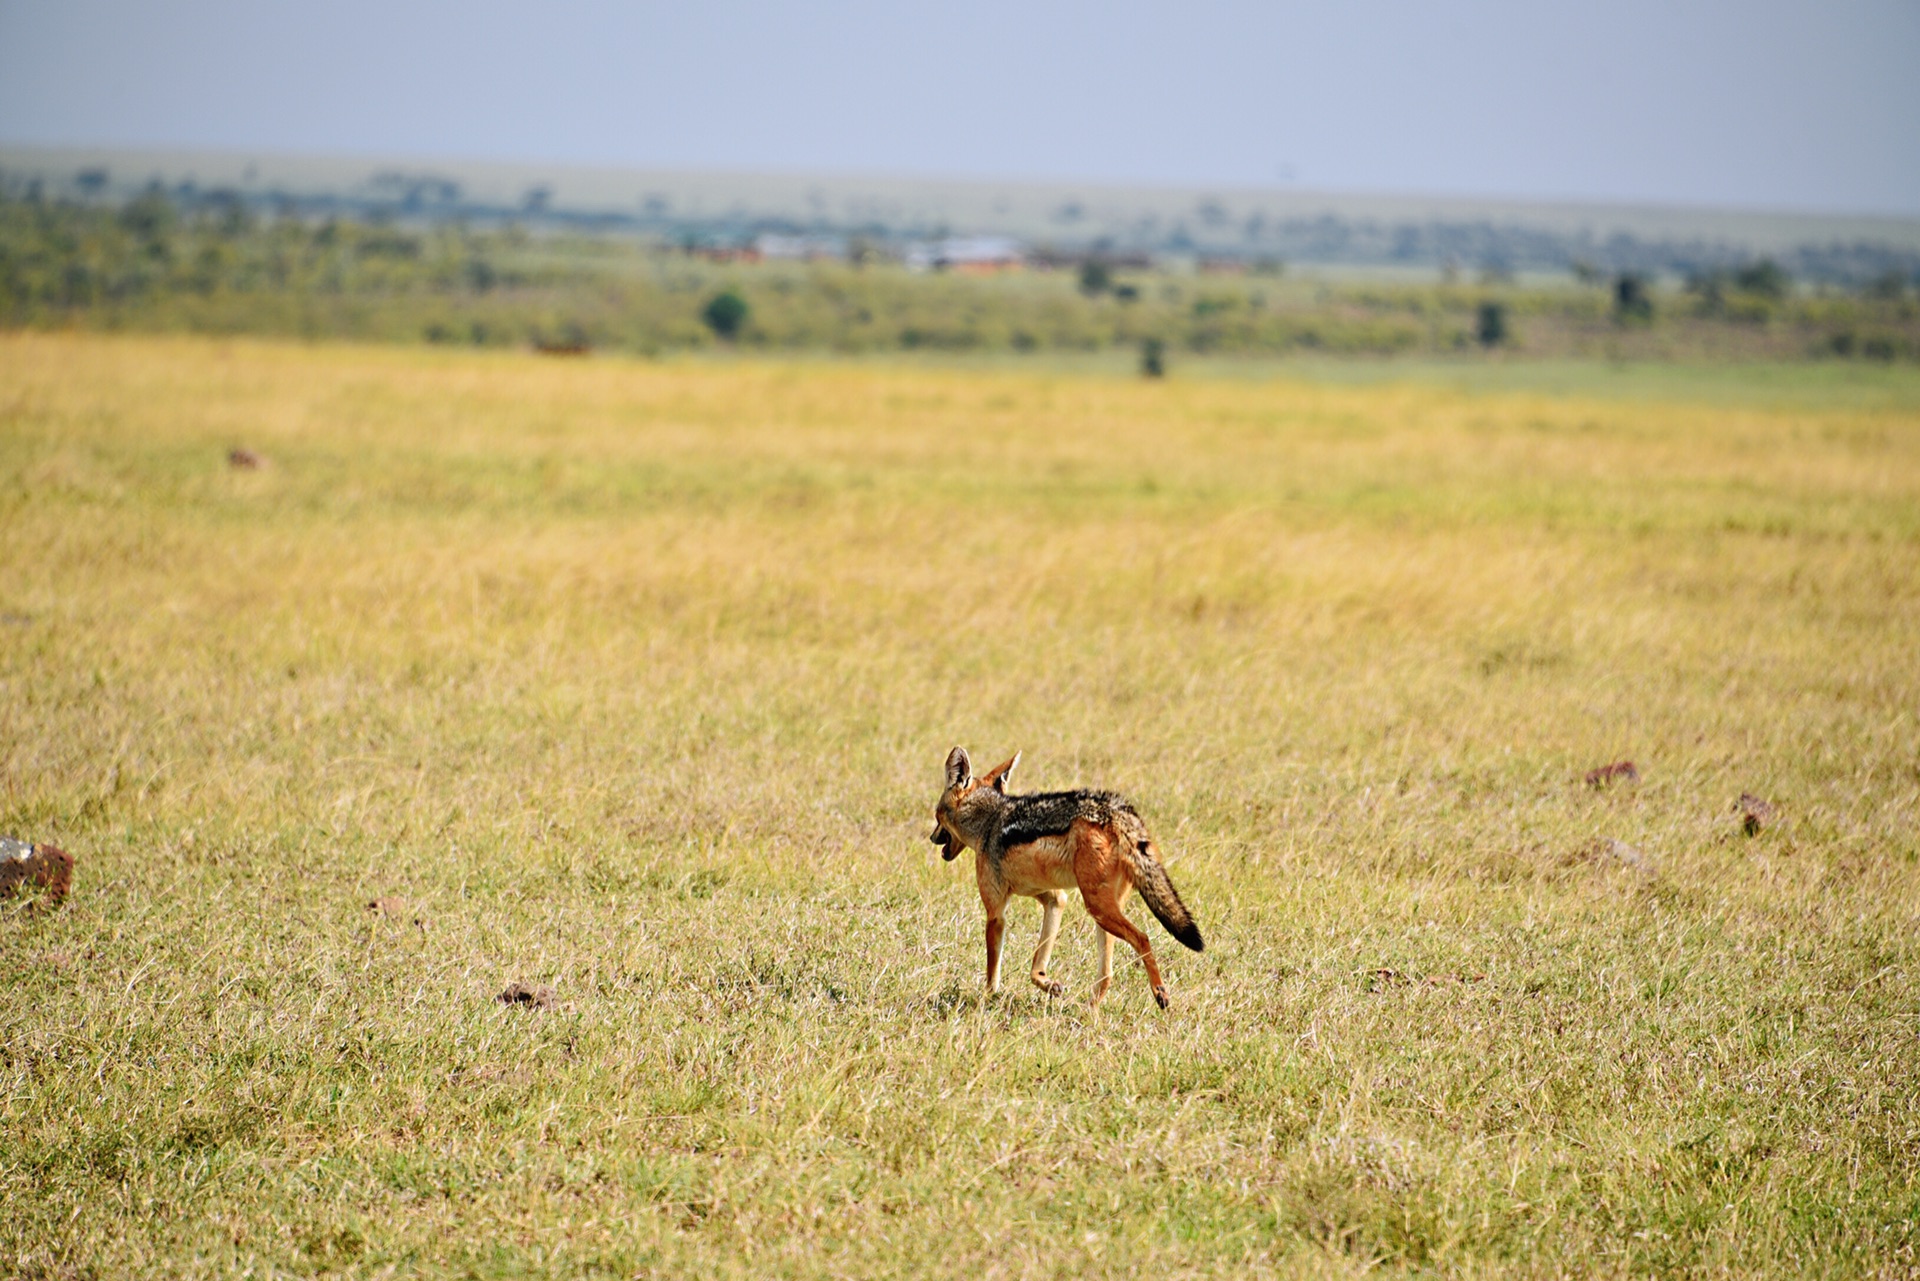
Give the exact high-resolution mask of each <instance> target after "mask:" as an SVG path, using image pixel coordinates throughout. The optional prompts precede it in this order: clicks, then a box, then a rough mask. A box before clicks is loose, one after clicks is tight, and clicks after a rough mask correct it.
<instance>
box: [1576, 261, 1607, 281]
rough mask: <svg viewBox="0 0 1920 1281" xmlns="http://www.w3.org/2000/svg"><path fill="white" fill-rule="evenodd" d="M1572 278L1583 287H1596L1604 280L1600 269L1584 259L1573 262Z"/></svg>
mask: <svg viewBox="0 0 1920 1281" xmlns="http://www.w3.org/2000/svg"><path fill="white" fill-rule="evenodd" d="M1573 278H1574V279H1575V280H1577V281H1579V282H1580V283H1581V284H1583V285H1597V284H1599V283H1600V282H1601V280H1603V279H1604V277H1603V276H1602V275H1601V273H1600V269H1599V268H1598V267H1596V266H1594V265H1593V264H1592V263H1590V262H1588V261H1587V260H1586V259H1585V258H1576V259H1574V260H1573Z"/></svg>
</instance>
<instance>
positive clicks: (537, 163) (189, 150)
mask: <svg viewBox="0 0 1920 1281" xmlns="http://www.w3.org/2000/svg"><path fill="white" fill-rule="evenodd" d="M12 153H34V154H37V155H40V156H44V157H48V158H53V157H63V158H78V157H82V156H98V157H109V156H111V157H123V158H131V157H141V156H147V157H153V158H155V159H167V160H172V161H183V160H195V159H204V160H207V161H223V162H226V163H229V164H253V163H259V162H262V161H265V162H274V161H287V162H293V163H302V162H306V163H319V164H332V165H361V166H375V165H390V166H399V165H411V166H423V167H424V166H433V165H442V166H472V167H476V168H481V169H489V170H494V171H497V172H499V173H501V174H503V175H504V174H506V173H513V174H515V175H516V176H527V177H536V176H538V175H539V171H542V170H556V171H571V172H574V173H578V174H593V175H598V176H601V177H605V178H615V177H654V178H669V177H671V178H680V179H690V180H696V181H698V180H706V181H719V182H726V181H738V182H748V181H753V180H756V179H760V180H774V181H781V182H795V183H805V182H831V183H838V184H857V183H873V184H897V185H901V186H909V187H928V188H932V187H948V188H975V189H980V188H996V187H999V188H1006V187H1013V188H1021V189H1026V190H1030V191H1033V192H1036V193H1038V192H1041V191H1050V192H1065V191H1067V190H1069V189H1072V190H1086V191H1098V192H1108V193H1113V194H1116V195H1118V194H1123V193H1131V194H1138V195H1149V194H1151V195H1160V196H1176V195H1192V196H1210V195H1237V196H1241V197H1257V198H1261V199H1265V200H1275V201H1283V202H1289V203H1291V202H1306V203H1311V202H1314V201H1330V202H1349V201H1350V202H1372V201H1378V202H1381V203H1383V204H1388V205H1407V206H1417V205H1422V204H1427V205H1441V206H1453V207H1457V208H1463V209H1516V210H1518V209H1539V210H1542V211H1546V210H1552V211H1557V212H1562V213H1572V212H1577V211H1589V210H1590V211H1593V212H1611V213H1614V214H1621V215H1630V214H1643V215H1645V214H1652V215H1660V214H1678V215H1697V216H1705V217H1712V216H1733V217H1740V218H1755V219H1761V220H1768V221H1771V220H1783V221H1820V222H1826V221H1840V222H1852V223H1875V222H1880V223H1895V224H1915V225H1920V210H1914V211H1893V210H1884V209H1861V208H1822V207H1818V206H1786V205H1759V204H1737V203H1704V202H1694V201H1687V200H1683V199H1674V198H1651V197H1634V196H1575V195H1564V194H1562V195H1540V194H1536V195H1499V194H1486V193H1468V192H1459V191H1431V190H1428V191H1421V190H1410V189H1406V188H1386V187H1377V188H1376V187H1319V186H1315V185H1313V184H1312V183H1310V182H1285V183H1282V182H1274V183H1257V182H1251V181H1244V180H1237V181H1219V182H1196V181H1191V180H1184V179H1121V178H1109V177H1088V176H1071V175H1069V176H1053V177H1047V176H1038V175H1018V174H1001V175H985V174H961V173H951V172H939V171H934V170H906V169H892V170H880V169H857V168H831V167H821V168H804V167H790V166H765V167H734V166H706V165H644V164H638V163H634V162H626V161H596V160H582V159H538V160H535V159H526V158H521V157H500V156H481V155H475V154H463V153H459V152H447V153H442V154H438V155H430V154H426V153H421V152H401V151H395V152H375V151H364V152H363V151H348V150H333V149H308V148H302V147H297V146H291V147H289V146H281V147H235V146H217V145H204V144H173V143H124V144H122V143H99V142H85V143H59V142H36V141H25V140H20V139H11V138H6V137H3V136H0V159H4V158H6V157H8V156H9V155H10V154H12ZM420 176H423V177H424V176H427V175H424V174H423V175H420Z"/></svg>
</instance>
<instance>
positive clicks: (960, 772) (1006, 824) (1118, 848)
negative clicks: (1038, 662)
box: [927, 747, 1205, 1010]
mask: <svg viewBox="0 0 1920 1281" xmlns="http://www.w3.org/2000/svg"><path fill="white" fill-rule="evenodd" d="M1019 760H1020V754H1019V753H1018V752H1015V753H1014V754H1013V755H1012V756H1011V757H1010V758H1008V759H1007V760H1005V761H1002V762H1001V763H1000V764H999V765H996V766H994V768H992V769H991V770H989V771H987V773H986V776H985V777H983V778H978V779H976V778H975V777H974V776H973V763H972V761H971V760H969V759H968V757H967V753H966V751H965V750H964V749H962V748H959V747H956V748H954V749H953V751H952V752H950V753H948V755H947V787H946V790H945V791H944V792H942V793H941V794H940V801H939V803H938V804H937V805H936V806H935V807H934V828H933V833H932V834H931V835H930V836H929V837H928V838H927V839H928V840H930V841H932V842H933V843H934V844H935V845H938V846H939V847H940V852H941V856H942V857H943V858H946V859H949V860H951V859H952V858H953V857H954V856H955V855H957V854H958V853H959V852H960V850H961V849H962V848H963V847H966V848H971V849H972V850H973V851H974V862H973V867H974V876H975V879H976V880H977V881H978V882H979V886H980V902H981V904H982V905H983V906H985V908H986V910H987V990H988V991H989V992H995V991H998V990H999V988H1000V939H1001V935H1002V934H1004V933H1005V931H1006V906H1007V900H1008V899H1009V898H1012V897H1013V896H1015V895H1020V896H1023V897H1026V898H1033V899H1038V900H1039V901H1040V908H1041V917H1040V945H1039V946H1038V947H1037V948H1035V949H1034V953H1033V969H1032V978H1033V983H1034V986H1036V987H1038V988H1039V989H1040V990H1041V991H1043V992H1046V993H1048V994H1049V995H1052V996H1059V995H1061V994H1062V993H1063V992H1064V991H1065V988H1063V987H1062V986H1061V984H1060V983H1058V982H1057V981H1055V980H1054V979H1052V978H1051V977H1049V976H1048V974H1047V960H1048V958H1049V957H1050V956H1051V955H1052V952H1053V943H1054V939H1055V938H1056V937H1057V936H1058V935H1059V933H1060V911H1061V908H1062V907H1064V906H1065V904H1066V901H1067V894H1066V892H1067V891H1068V890H1072V889H1078V890H1079V891H1080V901H1081V902H1082V903H1084V904H1085V905H1086V908H1087V912H1088V914H1089V915H1090V916H1092V917H1093V919H1094V921H1095V922H1096V923H1097V924H1098V925H1099V926H1100V931H1101V933H1100V978H1099V980H1098V981H1097V982H1096V983H1095V984H1094V989H1093V1003H1094V1004H1095V1005H1098V1004H1099V1003H1100V1001H1101V1000H1102V999H1103V998H1104V997H1105V996H1106V994H1107V989H1108V987H1110V986H1111V985H1112V983H1113V940H1114V939H1116V938H1118V939H1120V940H1122V941H1123V942H1125V943H1126V944H1127V945H1128V946H1129V947H1131V948H1133V950H1134V951H1136V952H1138V953H1139V954H1140V960H1141V963H1142V964H1144V965H1145V966H1146V967H1147V982H1148V984H1149V985H1150V986H1151V987H1152V988H1153V999H1154V1000H1156V1001H1158V1002H1159V1003H1160V1008H1161V1009H1163V1010H1164V1009H1166V1008H1167V987H1166V983H1165V982H1164V981H1162V979H1161V976H1160V963H1159V961H1158V960H1157V959H1156V958H1155V957H1154V955H1153V944H1152V943H1151V942H1150V941H1149V940H1148V938H1147V935H1146V933H1145V931H1143V930H1141V929H1140V928H1139V927H1138V926H1136V925H1135V924H1134V923H1133V922H1132V921H1129V920H1128V919H1127V916H1126V913H1125V912H1124V911H1122V910H1121V904H1122V903H1123V902H1124V901H1125V900H1126V897H1127V893H1128V892H1129V891H1130V890H1134V889H1138V890H1139V891H1140V897H1141V898H1142V899H1143V900H1144V901H1145V902H1146V905H1147V907H1148V908H1149V909H1150V910H1151V911H1152V912H1153V914H1154V916H1156V917H1158V918H1159V920H1160V923H1161V924H1162V925H1164V926H1166V927H1167V932H1168V933H1170V934H1172V935H1173V936H1174V937H1175V938H1177V939H1179V940H1180V941H1181V942H1182V943H1184V944H1186V945H1187V946H1188V947H1190V948H1192V949H1193V950H1194V951H1196V952H1198V951H1200V950H1201V948H1202V947H1203V946H1205V944H1204V943H1203V942H1202V940H1201V938H1200V927H1199V926H1197V925H1195V924H1194V922H1193V917H1192V915H1190V914H1189V913H1188V911H1187V906H1186V904H1185V903H1182V902H1181V901H1180V894H1179V891H1177V890H1175V889H1174V888H1173V881H1172V880H1171V879H1169V878H1168V876H1167V869H1166V868H1164V867H1162V866H1161V864H1160V860H1159V857H1158V852H1157V850H1156V849H1155V848H1154V844H1153V838H1152V837H1151V836H1149V835H1148V834H1147V825H1146V824H1145V823H1144V822H1142V821H1141V818H1140V815H1139V814H1138V813H1137V812H1136V811H1135V810H1134V808H1133V806H1132V805H1130V804H1129V803H1128V802H1127V801H1126V800H1125V798H1123V797H1121V796H1118V795H1116V794H1115V793H1113V792H1098V791H1087V790H1080V791H1071V792H1036V793H1033V794H1031V795H1027V796H1013V795H1009V794H1008V792H1007V777H1008V775H1010V774H1012V772H1013V767H1014V766H1015V765H1016V764H1017V763H1018V762H1019Z"/></svg>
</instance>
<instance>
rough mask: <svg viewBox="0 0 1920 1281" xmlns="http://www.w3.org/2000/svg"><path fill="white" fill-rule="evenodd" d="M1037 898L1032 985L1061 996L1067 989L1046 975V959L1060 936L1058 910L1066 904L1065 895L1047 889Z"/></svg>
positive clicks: (1051, 953) (1050, 993) (1052, 994)
mask: <svg viewBox="0 0 1920 1281" xmlns="http://www.w3.org/2000/svg"><path fill="white" fill-rule="evenodd" d="M1039 898H1040V945H1039V946H1038V947H1036V948H1034V950H1033V985H1034V986H1035V987H1037V988H1039V989H1040V990H1041V991H1042V992H1045V993H1046V994H1047V995H1048V996H1061V995H1063V994H1065V992H1066V990H1067V989H1066V988H1064V987H1062V986H1060V984H1059V983H1057V982H1055V981H1054V980H1053V979H1050V978H1048V977H1047V961H1048V960H1049V958H1051V957H1052V956H1053V941H1054V940H1055V939H1056V938H1059V937H1060V910H1061V909H1062V908H1063V907H1065V906H1066V903H1067V896H1066V895H1065V894H1064V893H1062V892H1061V891H1059V890H1049V891H1047V892H1046V893H1045V894H1042V895H1040V896H1039Z"/></svg>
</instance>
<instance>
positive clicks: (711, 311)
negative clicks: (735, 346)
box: [700, 289, 749, 342]
mask: <svg viewBox="0 0 1920 1281" xmlns="http://www.w3.org/2000/svg"><path fill="white" fill-rule="evenodd" d="M748 310H749V309H748V307H747V300H746V299H745V298H742V297H741V296H740V295H739V294H737V293H735V292H734V291H733V290H731V289H727V290H723V291H721V292H720V293H717V294H715V295H714V296H713V297H712V298H709V299H708V300H707V305H706V307H705V308H704V309H703V310H702V311H701V312H700V319H702V320H704V321H706V322H707V328H709V329H711V330H713V332H714V334H715V335H716V336H717V337H720V338H723V339H725V340H726V341H728V342H732V341H733V340H734V339H735V338H738V337H739V336H740V327H741V326H742V325H744V324H746V323H747V314H748Z"/></svg>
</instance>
